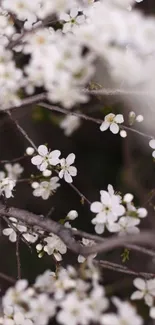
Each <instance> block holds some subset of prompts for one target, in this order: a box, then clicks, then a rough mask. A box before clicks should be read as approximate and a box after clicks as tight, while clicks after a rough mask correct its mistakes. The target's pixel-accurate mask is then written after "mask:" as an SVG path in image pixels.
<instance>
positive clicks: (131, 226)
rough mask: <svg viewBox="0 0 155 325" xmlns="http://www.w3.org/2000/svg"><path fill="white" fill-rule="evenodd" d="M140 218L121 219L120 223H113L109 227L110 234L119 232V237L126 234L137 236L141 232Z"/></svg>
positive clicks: (126, 217)
mask: <svg viewBox="0 0 155 325" xmlns="http://www.w3.org/2000/svg"><path fill="white" fill-rule="evenodd" d="M139 223H140V220H139V218H134V217H128V216H125V217H121V218H120V219H119V221H118V222H114V223H111V224H109V225H108V226H107V228H108V230H109V231H110V232H118V234H119V236H122V235H126V234H137V233H139V232H140V230H139V228H138V227H136V226H137V225H139Z"/></svg>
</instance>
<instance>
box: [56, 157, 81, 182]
mask: <svg viewBox="0 0 155 325" xmlns="http://www.w3.org/2000/svg"><path fill="white" fill-rule="evenodd" d="M74 160H75V155H74V153H70V154H69V155H68V156H67V158H66V159H65V158H62V159H61V160H60V165H61V170H60V172H59V177H60V178H63V177H64V180H65V181H66V182H67V183H72V181H73V180H72V176H73V177H74V176H76V175H77V169H76V167H74V166H71V165H72V164H73V163H74Z"/></svg>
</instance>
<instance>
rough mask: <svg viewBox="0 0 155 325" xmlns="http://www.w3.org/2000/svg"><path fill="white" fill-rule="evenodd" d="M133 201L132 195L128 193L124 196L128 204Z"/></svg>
mask: <svg viewBox="0 0 155 325" xmlns="http://www.w3.org/2000/svg"><path fill="white" fill-rule="evenodd" d="M132 200H133V195H132V194H131V193H127V194H125V195H124V198H123V201H124V202H126V203H130V202H131V201H132Z"/></svg>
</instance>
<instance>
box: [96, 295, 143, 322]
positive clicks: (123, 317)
mask: <svg viewBox="0 0 155 325" xmlns="http://www.w3.org/2000/svg"><path fill="white" fill-rule="evenodd" d="M113 303H114V304H115V305H116V307H117V314H115V313H109V314H104V315H103V316H102V324H103V325H122V324H126V325H133V324H134V325H142V324H143V320H142V318H141V317H140V316H139V315H138V314H137V313H136V310H135V308H134V307H133V306H132V305H131V304H130V303H128V302H122V301H120V300H119V299H118V298H113Z"/></svg>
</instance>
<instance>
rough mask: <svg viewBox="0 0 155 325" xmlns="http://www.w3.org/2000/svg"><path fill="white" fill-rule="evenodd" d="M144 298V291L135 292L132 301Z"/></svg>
mask: <svg viewBox="0 0 155 325" xmlns="http://www.w3.org/2000/svg"><path fill="white" fill-rule="evenodd" d="M143 297H144V293H143V292H142V291H138V290H137V291H135V292H134V293H133V294H132V295H131V300H139V299H143Z"/></svg>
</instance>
